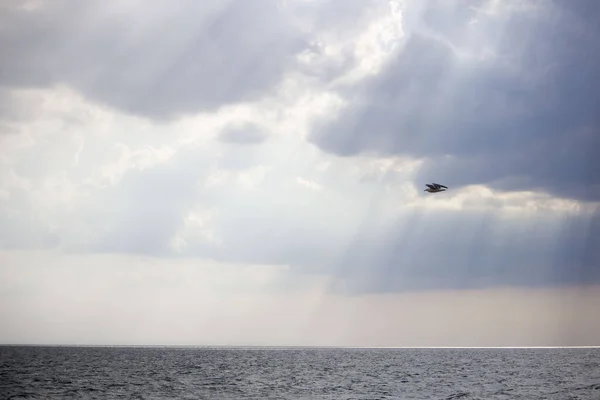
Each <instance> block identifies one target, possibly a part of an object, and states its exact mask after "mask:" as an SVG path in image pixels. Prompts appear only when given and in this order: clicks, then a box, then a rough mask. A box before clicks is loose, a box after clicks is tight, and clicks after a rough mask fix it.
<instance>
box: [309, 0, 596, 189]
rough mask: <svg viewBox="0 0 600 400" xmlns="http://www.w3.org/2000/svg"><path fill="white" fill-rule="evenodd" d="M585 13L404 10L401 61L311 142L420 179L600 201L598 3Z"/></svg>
mask: <svg viewBox="0 0 600 400" xmlns="http://www.w3.org/2000/svg"><path fill="white" fill-rule="evenodd" d="M587 4H590V3H587ZM583 8H585V7H583V2H572V3H571V2H565V3H560V4H558V3H556V4H555V3H552V4H550V3H535V4H528V3H526V2H519V1H515V2H506V3H505V2H502V3H499V2H491V1H490V2H472V4H471V6H469V5H468V4H463V3H460V4H454V3H449V4H447V5H444V6H439V5H438V3H437V2H423V3H418V2H413V1H409V2H406V4H405V7H404V10H403V16H404V22H405V23H404V26H403V28H404V29H405V32H406V36H405V38H404V40H403V42H402V45H401V46H400V47H399V48H398V49H397V50H396V52H395V55H394V56H393V57H392V58H391V60H389V61H388V62H387V65H386V66H385V67H384V69H383V70H382V72H381V73H380V74H378V75H374V76H372V77H370V78H368V79H365V80H364V81H362V82H361V83H359V84H357V85H356V86H355V88H354V89H353V90H350V89H347V94H346V100H347V103H346V106H345V109H344V110H343V111H342V112H341V113H340V115H339V117H338V118H337V119H336V120H335V121H333V122H331V123H325V124H322V125H321V126H320V127H319V128H318V129H316V130H315V131H313V133H312V135H311V137H310V139H311V140H312V141H313V142H314V143H315V144H317V145H318V146H320V148H322V149H323V150H326V151H329V152H333V153H335V154H339V155H344V156H349V155H354V154H361V153H372V154H377V155H392V154H396V155H405V156H410V157H413V158H416V159H422V160H423V165H422V169H421V172H420V173H419V174H418V176H417V179H418V180H419V181H431V180H435V181H436V182H437V181H441V182H443V183H445V184H447V185H449V186H450V187H453V188H457V187H461V186H464V185H470V184H485V185H489V186H490V187H493V188H496V189H501V190H506V191H519V190H531V189H534V190H544V191H547V192H548V193H551V194H553V195H556V196H560V197H570V198H574V199H580V200H585V201H597V200H600V181H599V180H598V179H599V177H600V175H598V174H597V173H596V172H595V171H597V170H599V169H600V168H599V165H598V161H597V160H598V158H597V157H596V155H595V149H597V148H600V135H598V134H597V131H598V118H597V115H596V109H597V107H596V104H597V103H598V93H600V87H599V86H598V82H600V79H598V71H599V70H600V69H599V67H600V57H598V56H597V55H598V54H600V51H599V50H600V49H599V48H598V46H599V44H598V41H597V40H596V38H597V35H598V33H599V32H598V29H599V28H598V27H597V24H596V23H595V21H596V17H597V16H598V13H599V11H598V9H599V7H597V6H595V5H594V6H592V5H589V6H588V8H589V9H585V10H584V9H583Z"/></svg>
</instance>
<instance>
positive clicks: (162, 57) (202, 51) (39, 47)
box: [0, 0, 306, 118]
mask: <svg viewBox="0 0 600 400" xmlns="http://www.w3.org/2000/svg"><path fill="white" fill-rule="evenodd" d="M41 4H42V5H41V6H40V7H39V8H35V9H33V10H26V9H24V8H23V7H22V4H21V3H20V2H11V3H8V4H7V3H3V5H2V13H0V26H2V30H1V31H0V53H1V54H2V66H1V67H0V87H8V88H15V87H48V86H51V85H54V84H67V85H70V86H72V87H74V88H76V89H78V90H79V91H81V92H83V93H84V94H85V95H86V96H88V97H89V98H91V99H93V100H96V101H100V102H102V103H105V104H108V105H110V106H113V107H116V108H119V109H121V110H124V111H126V112H131V113H135V114H139V115H144V116H149V117H153V118H166V117H171V116H174V115H177V114H182V113H188V112H196V111H199V110H210V109H214V108H217V107H219V106H220V105H222V104H226V103H232V102H239V101H245V100H250V99H254V98H256V97H258V96H260V95H261V94H262V93H263V92H264V91H265V90H267V89H268V88H270V87H271V86H272V85H274V84H276V83H277V82H278V81H279V79H280V77H281V75H282V73H283V72H284V70H285V68H286V66H288V65H289V64H290V62H293V56H294V54H295V53H297V52H299V51H300V50H301V49H303V48H304V47H305V44H306V43H305V40H304V37H303V35H302V33H301V31H300V30H299V29H297V28H295V26H294V25H293V24H292V23H291V22H290V15H289V14H287V13H286V11H285V9H284V8H282V7H278V5H277V3H276V2H272V1H268V0H257V1H253V2H247V1H239V0H230V1H203V2H196V1H184V2H178V3H177V4H175V3H172V2H157V3H152V5H147V4H141V5H132V4H130V3H129V4H125V3H123V4H122V3H120V2H103V1H89V2H83V3H82V2H78V1H71V0H59V1H52V2H42V3H41ZM1 104H2V100H0V106H1Z"/></svg>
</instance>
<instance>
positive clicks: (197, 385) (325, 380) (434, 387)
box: [0, 346, 600, 400]
mask: <svg viewBox="0 0 600 400" xmlns="http://www.w3.org/2000/svg"><path fill="white" fill-rule="evenodd" d="M0 398H1V399H561V400H562V399H590V400H600V349H590V348H588V349H575V348H571V349H326V348H292V349H281V348H147V347H130V348H126V347H13V346H4V347H0Z"/></svg>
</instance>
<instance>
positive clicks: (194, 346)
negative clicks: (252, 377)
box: [0, 343, 600, 350]
mask: <svg viewBox="0 0 600 400" xmlns="http://www.w3.org/2000/svg"><path fill="white" fill-rule="evenodd" d="M0 347H119V348H128V347H141V348H189V349H210V348H221V349H248V348H255V349H399V350H401V349H407V350H410V349H423V350H427V349H450V350H451V349H465V350H468V349H483V350H485V349H600V345H587V346H586V345H573V346H335V345H243V344H236V345H227V344H60V343H54V344H52V343H0Z"/></svg>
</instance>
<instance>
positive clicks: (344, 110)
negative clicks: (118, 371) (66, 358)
mask: <svg viewBox="0 0 600 400" xmlns="http://www.w3.org/2000/svg"><path fill="white" fill-rule="evenodd" d="M599 19H600V3H598V2H596V1H594V0H569V1H566V0H565V1H544V0H539V1H529V0H502V1H499V0H464V1H452V2H450V1H448V2H438V1H435V0H388V1H382V0H345V1H341V0H253V1H252V2H250V1H245V0H206V1H202V2H197V1H192V0H183V1H179V2H171V1H166V0H164V1H163V0H157V1H154V2H152V3H151V4H149V3H147V2H141V1H135V0H118V1H117V0H110V1H106V0H89V1H85V2H81V1H77V0H53V1H50V0H47V1H44V0H15V1H10V2H7V1H5V2H2V3H0V27H1V28H0V54H2V55H3V56H2V60H1V61H0V321H1V322H0V343H11V344H19V343H27V344H79V345H93V344H101V345H104V344H106V345H111V344H119V345H134V344H135V345H225V346H229V345H261V346H263V345H266V346H279V345H281V346H296V345H297V346H367V347H370V346H375V347H380V346H394V347H395V346H398V347H402V346H409V347H412V346H425V347H429V346H450V347H451V346H591V345H600V342H599V341H598V340H599V338H600V314H599V313H598V312H597V307H598V305H600V246H598V244H599V243H600V174H599V173H598V171H600V165H599V164H600V162H599V161H598V160H599V158H598V157H597V154H596V153H597V152H598V150H599V149H600V117H599V114H598V113H597V112H596V111H597V109H598V104H600V76H599V75H600V42H599V41H598V40H597V38H598V36H599V35H600V26H599V25H598V24H597V21H598V20H599ZM431 182H437V183H441V184H444V185H446V186H448V188H449V189H448V190H447V191H445V192H442V193H436V194H430V193H427V192H424V189H425V184H426V183H431Z"/></svg>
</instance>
